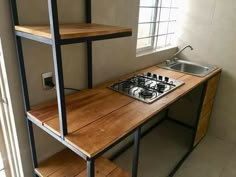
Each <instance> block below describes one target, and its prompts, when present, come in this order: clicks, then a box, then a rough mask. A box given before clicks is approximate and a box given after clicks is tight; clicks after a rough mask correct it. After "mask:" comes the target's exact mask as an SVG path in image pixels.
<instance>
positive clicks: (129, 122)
mask: <svg viewBox="0 0 236 177" xmlns="http://www.w3.org/2000/svg"><path fill="white" fill-rule="evenodd" d="M180 79H181V80H183V81H184V82H185V83H186V84H185V85H183V86H182V87H180V88H179V89H177V90H176V91H174V92H172V93H170V94H168V95H167V96H165V97H163V98H162V99H160V100H157V101H156V102H154V103H152V104H145V103H142V102H140V101H135V102H132V103H130V104H128V105H127V106H125V107H122V108H120V109H119V110H118V111H114V112H112V113H111V114H109V115H107V116H105V117H103V118H101V119H99V120H97V121H96V122H94V123H93V124H90V125H88V126H86V127H84V128H82V129H80V130H78V131H76V132H74V133H72V134H68V135H67V136H66V141H68V142H69V143H71V144H73V145H74V146H75V147H76V148H78V149H80V150H81V151H83V152H84V153H85V154H87V155H88V156H94V155H95V154H97V153H99V152H101V151H102V150H103V149H105V148H106V147H108V146H109V145H110V144H112V143H114V142H115V141H117V140H118V139H119V138H121V137H122V136H124V135H125V134H127V133H128V132H130V131H132V130H133V129H135V128H136V127H137V126H139V125H141V124H142V123H144V122H145V121H147V120H148V119H149V118H151V117H152V116H154V115H155V114H156V113H158V112H160V111H161V110H163V109H164V108H166V107H167V106H168V105H170V104H171V103H173V102H174V101H176V100H177V99H178V98H180V97H181V96H183V95H184V94H185V93H187V92H188V91H189V90H191V89H193V88H195V87H196V85H198V84H199V83H201V82H202V80H203V79H202V78H200V77H194V76H189V75H185V76H183V77H181V78H180Z"/></svg>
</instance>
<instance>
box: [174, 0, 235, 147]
mask: <svg viewBox="0 0 236 177" xmlns="http://www.w3.org/2000/svg"><path fill="white" fill-rule="evenodd" d="M181 1H182V2H183V4H184V5H185V6H183V7H182V9H181V12H183V19H182V21H181V23H180V24H181V25H180V26H181V28H180V31H179V34H178V46H180V47H182V46H184V45H186V44H190V45H192V46H193V47H194V51H186V52H184V53H183V55H182V57H184V58H186V59H189V60H193V61H196V62H199V63H203V64H212V65H218V66H220V67H222V68H223V73H222V78H221V82H220V86H219V89H218V93H217V97H216V103H215V106H214V111H213V114H212V119H211V124H210V131H209V132H210V133H211V134H213V135H215V136H217V137H218V138H221V139H224V140H227V141H230V142H234V143H235V142H236V119H235V114H236V109H235V105H236V92H235V90H236V70H235V68H236V62H235V57H236V47H235V46H236V35H235V34H236V15H235V12H236V1H235V0H224V1H222V0H181Z"/></svg>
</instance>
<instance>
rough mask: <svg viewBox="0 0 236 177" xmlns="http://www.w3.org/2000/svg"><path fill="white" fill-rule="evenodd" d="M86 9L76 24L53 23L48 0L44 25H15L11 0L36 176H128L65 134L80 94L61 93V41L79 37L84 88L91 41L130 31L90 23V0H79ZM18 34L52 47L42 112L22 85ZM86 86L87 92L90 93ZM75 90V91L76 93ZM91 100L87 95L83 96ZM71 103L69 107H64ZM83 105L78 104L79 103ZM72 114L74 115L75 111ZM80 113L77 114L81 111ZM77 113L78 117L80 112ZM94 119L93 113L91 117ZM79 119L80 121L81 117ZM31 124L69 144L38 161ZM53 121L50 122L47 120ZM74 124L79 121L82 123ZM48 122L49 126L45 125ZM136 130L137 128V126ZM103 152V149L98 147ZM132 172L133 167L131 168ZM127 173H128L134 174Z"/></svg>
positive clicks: (54, 4)
mask: <svg viewBox="0 0 236 177" xmlns="http://www.w3.org/2000/svg"><path fill="white" fill-rule="evenodd" d="M85 9H86V23H79V24H59V20H58V8H57V0H48V12H49V18H50V25H39V26H25V25H20V24H19V20H18V13H17V3H16V0H11V12H12V20H13V24H14V31H15V39H16V48H17V54H18V62H19V68H20V74H21V82H22V89H23V95H24V104H25V112H26V118H27V124H28V132H29V138H30V143H31V151H32V158H33V163H34V167H35V176H36V177H37V176H40V177H46V176H47V177H49V176H50V177H53V176H55V177H60V176H61V177H62V176H63V177H64V176H66V177H69V176H76V177H86V176H87V177H95V176H96V177H128V176H130V175H129V174H128V173H127V172H125V171H123V170H122V169H121V168H119V167H117V166H116V165H115V164H113V163H112V162H111V161H109V160H108V159H106V158H103V157H100V155H102V154H99V155H97V156H93V155H91V154H88V153H86V152H84V151H82V150H81V149H79V148H77V147H75V146H73V144H71V142H69V141H67V140H66V138H65V137H66V136H67V135H68V131H69V132H72V131H73V129H71V128H69V129H68V126H67V123H68V121H67V117H70V118H71V117H72V119H73V114H70V113H71V109H73V106H75V104H76V105H77V106H79V104H80V103H81V102H83V101H84V100H83V99H81V97H80V96H78V97H76V94H74V95H72V96H68V97H66V96H65V93H64V77H63V66H62V56H61V45H67V44H74V43H81V42H85V43H86V45H87V62H88V64H87V70H88V73H87V76H88V88H92V87H93V80H92V75H93V73H92V41H97V40H105V39H112V38H120V37H127V36H131V35H132V30H131V29H130V28H124V27H115V26H108V25H103V24H93V23H92V13H91V0H85ZM21 38H26V39H30V40H34V41H38V42H41V43H45V44H49V45H51V46H52V50H53V62H54V70H55V81H56V90H57V101H54V102H52V103H49V104H46V105H48V109H49V110H50V109H51V111H49V112H47V113H45V114H43V113H42V111H40V107H39V108H33V109H32V108H31V106H30V99H29V94H28V87H27V77H26V72H25V64H24V56H23V50H22V43H21ZM90 93H91V92H89V94H90ZM82 94H83V96H86V94H88V91H82ZM104 94H105V95H107V94H108V95H110V96H108V97H106V99H113V98H114V97H116V95H115V94H112V93H101V95H104ZM79 95H81V94H79ZM101 95H99V94H98V95H94V96H93V97H92V99H96V98H100V97H99V96H101ZM88 101H91V100H88ZM130 101H131V100H129V99H128V100H127V99H121V100H120V102H119V103H118V104H117V105H116V104H115V105H114V108H117V107H119V106H122V105H123V104H128V102H130ZM70 105H71V107H70ZM81 109H84V108H81ZM54 116H56V117H57V121H56V122H51V123H52V126H47V125H46V124H45V122H46V121H49V122H50V120H54V119H53V118H55V117H54ZM76 116H79V114H77V115H76ZM81 116H82V115H81ZM81 118H83V117H81ZM93 118H94V119H96V117H93ZM92 121H93V119H90V120H88V121H87V122H86V123H89V122H92ZM81 122H82V121H81ZM33 124H35V125H37V126H38V127H40V128H41V129H42V130H44V131H46V132H47V133H48V134H50V135H51V136H52V137H54V138H55V139H57V140H58V141H59V142H61V143H63V144H64V145H65V146H67V147H68V148H69V149H70V150H69V149H65V150H63V151H62V152H59V153H57V154H55V155H54V156H52V157H51V158H49V159H48V160H46V161H44V162H42V163H40V164H38V161H37V156H36V149H35V139H34V133H33ZM53 125H54V126H53ZM76 126H83V124H81V125H78V124H76ZM50 127H54V129H53V128H50ZM138 132H139V131H138ZM104 152H105V151H104ZM134 173H135V172H134ZM134 173H133V176H135V175H134Z"/></svg>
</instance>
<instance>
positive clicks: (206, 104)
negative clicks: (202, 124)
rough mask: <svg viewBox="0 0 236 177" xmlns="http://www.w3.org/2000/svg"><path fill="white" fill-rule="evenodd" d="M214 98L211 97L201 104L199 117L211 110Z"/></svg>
mask: <svg viewBox="0 0 236 177" xmlns="http://www.w3.org/2000/svg"><path fill="white" fill-rule="evenodd" d="M214 101H215V99H211V100H209V101H208V102H204V103H203V106H202V111H201V115H200V119H201V118H202V117H203V116H205V115H206V114H207V113H208V112H211V111H212V108H213V105H214Z"/></svg>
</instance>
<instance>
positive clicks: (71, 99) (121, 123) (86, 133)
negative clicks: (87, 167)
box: [27, 66, 220, 157]
mask: <svg viewBox="0 0 236 177" xmlns="http://www.w3.org/2000/svg"><path fill="white" fill-rule="evenodd" d="M147 71H148V72H152V73H156V74H160V75H164V76H167V77H171V78H173V79H179V80H182V81H184V82H185V85H183V86H182V87H180V88H178V89H176V90H175V91H173V92H171V93H170V94H168V95H167V96H165V97H163V98H161V99H159V100H157V101H156V102H154V103H152V104H145V103H143V102H140V101H137V100H135V99H133V98H130V97H128V96H126V95H123V94H120V93H117V92H114V91H113V90H110V89H108V88H107V86H108V85H110V84H111V83H113V82H116V81H117V80H116V81H112V82H108V83H105V84H103V85H101V86H99V87H96V88H94V89H91V90H84V91H81V92H77V93H74V94H72V95H69V96H66V110H67V124H68V134H67V135H66V136H65V140H63V142H65V143H67V144H69V145H70V146H73V147H74V148H75V149H78V150H79V151H80V152H82V153H83V154H85V155H86V156H87V157H94V156H95V155H97V154H99V153H100V152H102V151H103V150H104V149H106V148H107V147H109V146H110V145H112V144H113V143H115V142H116V141H117V140H119V139H120V138H122V137H124V136H125V135H127V134H128V133H130V132H132V131H133V130H135V129H136V128H137V127H138V126H140V125H142V124H143V123H145V122H147V121H148V120H150V119H151V118H152V117H153V116H154V115H156V114H157V113H159V112H160V111H162V110H164V109H165V108H166V107H168V106H169V105H170V104H171V103H173V102H174V101H176V100H178V99H179V98H181V97H182V96H183V95H185V94H186V93H188V92H189V91H190V90H192V89H193V88H195V87H197V86H198V85H199V84H201V83H203V82H204V81H206V80H207V79H208V78H209V77H210V76H212V75H213V74H215V73H217V72H219V71H220V69H218V70H216V71H214V72H213V73H211V74H210V75H208V76H207V77H205V78H201V77H196V76H192V75H187V74H183V73H179V72H174V71H170V70H166V69H161V68H158V67H156V66H154V67H150V68H147V69H145V70H141V71H139V72H137V73H143V72H147ZM131 75H133V74H130V75H127V76H125V77H130V76H131ZM120 79H123V78H120ZM120 79H119V80H120ZM27 114H28V117H29V118H30V120H31V121H33V122H34V123H36V124H37V125H38V126H40V127H42V128H43V129H44V130H45V131H49V132H50V133H52V134H53V135H56V136H57V137H58V136H60V126H59V118H58V110H57V102H56V100H54V101H51V102H48V103H44V104H41V105H39V106H35V107H32V109H31V111H29V112H28V113H27ZM68 147H69V146H68Z"/></svg>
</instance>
